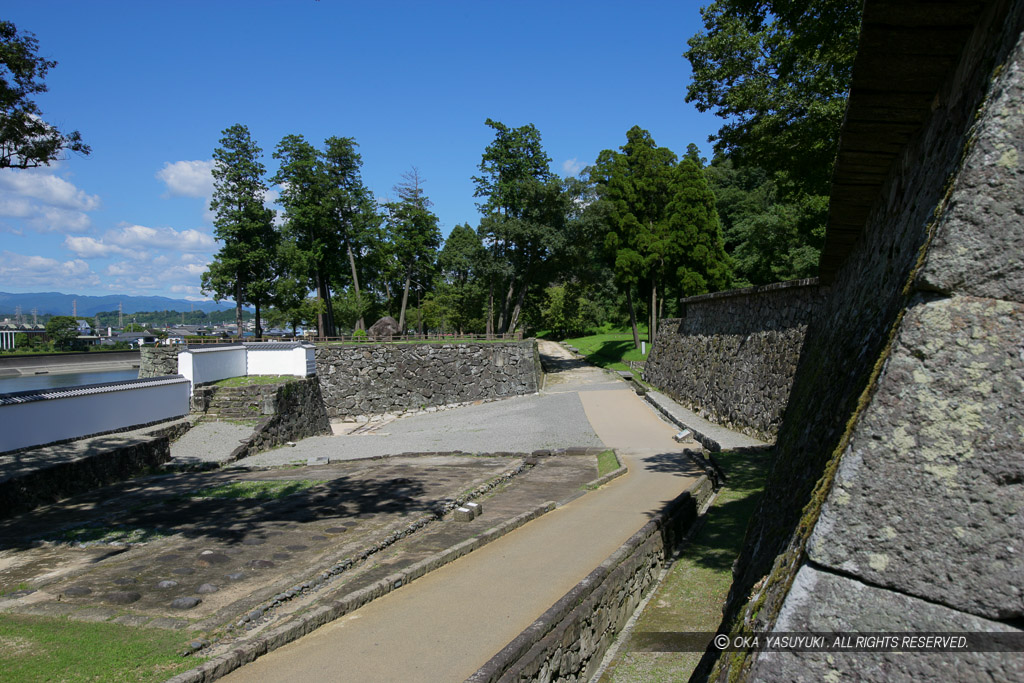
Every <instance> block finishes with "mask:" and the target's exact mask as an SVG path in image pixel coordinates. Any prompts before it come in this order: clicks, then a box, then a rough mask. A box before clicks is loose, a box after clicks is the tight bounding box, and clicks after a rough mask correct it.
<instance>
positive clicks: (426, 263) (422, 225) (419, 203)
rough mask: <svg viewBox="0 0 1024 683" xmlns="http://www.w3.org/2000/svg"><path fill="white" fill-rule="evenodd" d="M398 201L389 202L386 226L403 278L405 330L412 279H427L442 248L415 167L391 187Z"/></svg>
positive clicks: (402, 325) (401, 325)
mask: <svg viewBox="0 0 1024 683" xmlns="http://www.w3.org/2000/svg"><path fill="white" fill-rule="evenodd" d="M394 190H395V193H396V194H397V195H398V201H396V202H388V203H387V204H385V205H384V208H385V212H386V215H385V225H386V233H387V237H388V241H389V242H390V245H391V251H392V254H393V257H394V259H395V261H396V263H397V264H398V268H399V272H400V273H401V277H402V279H403V285H402V305H401V310H400V314H399V317H398V327H399V329H400V330H403V331H404V330H405V311H406V307H407V306H408V304H409V286H410V284H411V283H412V282H413V279H414V278H415V279H417V280H418V281H420V282H423V281H425V280H428V279H429V278H430V277H431V276H432V274H433V270H434V264H435V262H436V260H437V255H438V254H437V250H438V247H440V246H441V231H440V230H439V229H438V227H437V216H435V215H434V214H433V212H431V211H430V206H431V201H430V200H429V199H428V198H427V196H426V194H425V193H424V192H423V179H422V178H420V175H419V172H418V171H417V170H416V168H413V169H412V171H410V172H407V173H404V174H403V175H402V182H401V183H399V184H398V185H395V187H394Z"/></svg>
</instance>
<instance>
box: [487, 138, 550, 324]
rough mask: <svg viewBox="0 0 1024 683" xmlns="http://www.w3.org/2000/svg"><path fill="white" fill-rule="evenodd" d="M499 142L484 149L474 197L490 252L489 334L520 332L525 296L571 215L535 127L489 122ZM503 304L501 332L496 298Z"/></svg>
mask: <svg viewBox="0 0 1024 683" xmlns="http://www.w3.org/2000/svg"><path fill="white" fill-rule="evenodd" d="M485 123H486V125H487V126H489V127H490V128H492V129H494V131H495V137H494V140H493V141H492V142H491V143H490V144H489V145H488V146H487V148H486V149H485V150H484V153H483V156H482V158H481V161H480V166H479V169H480V175H479V176H474V177H473V182H474V183H475V184H476V191H475V192H474V195H473V196H475V197H482V198H484V200H485V201H484V202H483V203H482V204H478V205H477V206H478V207H479V209H480V211H481V212H482V213H483V214H484V218H483V220H482V221H481V222H480V228H479V231H480V234H481V237H482V239H483V241H484V243H485V244H486V245H487V248H488V260H487V264H488V265H487V272H486V275H485V277H486V278H487V287H488V293H487V325H486V326H487V334H488V335H489V334H491V333H493V332H494V331H495V329H497V331H498V332H500V333H504V332H507V331H509V330H511V329H515V327H516V324H517V322H518V319H519V315H520V312H521V310H522V305H523V301H524V298H525V296H526V293H527V291H528V289H529V288H530V286H531V285H534V284H542V280H543V277H542V274H543V272H544V270H545V266H546V265H547V262H548V261H549V260H550V259H551V257H552V256H553V255H554V254H555V253H556V252H557V251H558V250H559V248H560V247H561V246H562V238H563V234H562V229H563V227H564V222H565V218H566V214H567V206H566V197H565V195H564V193H563V192H562V187H561V183H560V182H559V180H558V178H557V177H556V176H555V175H554V174H553V173H552V172H551V170H550V168H549V166H550V163H551V160H550V158H549V157H548V155H547V153H545V152H544V149H543V147H542V146H541V138H540V132H539V131H538V130H537V128H536V127H535V126H534V125H533V124H528V125H525V126H520V127H519V128H510V127H508V126H506V125H505V124H503V123H500V122H498V121H494V120H492V119H487V121H486V122H485ZM499 288H502V289H504V292H505V293H504V297H503V298H502V301H501V304H500V305H501V309H500V311H499V317H498V323H497V328H495V325H494V313H495V305H496V302H495V298H496V296H500V292H501V289H499Z"/></svg>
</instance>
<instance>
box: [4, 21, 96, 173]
mask: <svg viewBox="0 0 1024 683" xmlns="http://www.w3.org/2000/svg"><path fill="white" fill-rule="evenodd" d="M38 50H39V41H38V40H37V39H36V37H35V36H34V35H33V34H31V33H29V32H27V31H26V32H22V33H19V32H18V28H17V27H16V26H15V25H14V24H12V23H11V22H9V21H0V168H34V167H37V166H46V165H48V164H49V163H50V162H52V161H57V160H58V159H60V158H61V154H62V153H63V152H64V150H69V151H72V152H77V153H78V154H89V152H90V149H89V145H87V144H85V143H84V142H82V135H81V133H79V132H78V131H77V130H76V131H72V132H70V133H62V132H60V130H58V129H57V127H56V126H54V125H52V124H49V123H47V122H46V121H43V119H42V112H41V111H40V110H39V106H38V105H37V104H36V103H35V102H34V101H33V100H32V96H33V95H37V94H39V93H44V92H46V91H47V87H46V83H44V82H43V79H45V78H46V72H47V71H49V70H50V69H52V68H53V67H55V66H57V62H54V61H50V60H47V59H43V58H42V57H39V56H38V55H37V54H36V52H37V51H38Z"/></svg>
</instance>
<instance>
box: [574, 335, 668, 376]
mask: <svg viewBox="0 0 1024 683" xmlns="http://www.w3.org/2000/svg"><path fill="white" fill-rule="evenodd" d="M642 337H643V335H641V341H642ZM563 343H565V344H568V345H569V346H574V347H576V348H577V349H579V350H580V353H582V354H583V355H584V356H586V357H587V362H589V363H591V364H593V365H596V366H598V367H600V368H608V369H609V370H629V366H627V365H626V364H625V363H623V361H627V360H629V361H645V360H647V354H645V353H641V352H640V349H638V348H636V347H635V346H633V333H632V332H609V333H604V334H592V335H589V336H586V337H576V338H574V339H566V340H564V341H563ZM650 349H651V345H650V344H648V345H647V350H648V351H650Z"/></svg>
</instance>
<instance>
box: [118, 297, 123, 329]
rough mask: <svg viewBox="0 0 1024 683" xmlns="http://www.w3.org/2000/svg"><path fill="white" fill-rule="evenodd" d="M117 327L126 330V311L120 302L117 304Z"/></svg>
mask: <svg viewBox="0 0 1024 683" xmlns="http://www.w3.org/2000/svg"><path fill="white" fill-rule="evenodd" d="M117 326H118V327H119V328H121V329H122V330H123V329H124V310H123V309H122V304H121V302H120V301H118V302H117Z"/></svg>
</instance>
